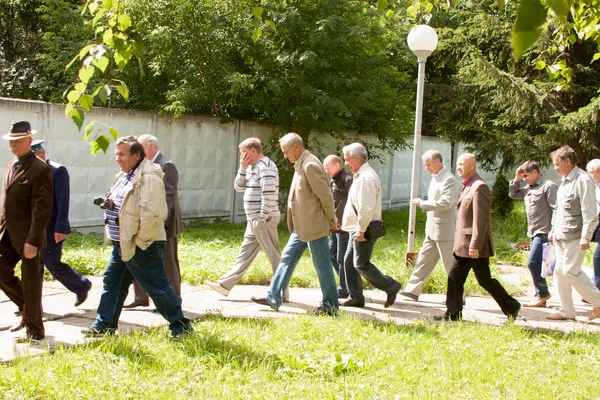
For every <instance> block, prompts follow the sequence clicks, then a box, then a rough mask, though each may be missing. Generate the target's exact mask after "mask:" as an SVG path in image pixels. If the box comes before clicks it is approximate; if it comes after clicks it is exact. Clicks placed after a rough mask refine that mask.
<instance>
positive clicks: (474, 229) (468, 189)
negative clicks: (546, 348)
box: [446, 173, 521, 317]
mask: <svg viewBox="0 0 600 400" xmlns="http://www.w3.org/2000/svg"><path fill="white" fill-rule="evenodd" d="M469 248H471V249H475V250H479V258H470V257H469ZM453 253H454V261H453V263H452V266H451V267H450V272H449V274H448V295H447V298H446V306H447V307H448V309H447V311H446V315H447V316H452V317H460V316H462V307H463V305H462V298H463V292H464V286H465V281H466V280H467V276H468V275H469V271H470V270H471V268H473V272H474V273H475V278H477V282H478V283H479V285H480V286H481V287H483V288H484V289H485V290H487V291H488V292H489V293H490V294H491V295H492V297H493V298H494V300H496V303H498V305H499V306H500V308H501V309H502V312H504V314H506V315H508V314H513V313H515V312H516V313H518V311H519V309H520V308H521V305H520V304H519V302H518V301H517V300H515V299H514V298H512V297H511V296H510V295H509V294H508V293H507V292H506V290H505V289H504V287H502V285H501V284H500V282H498V281H497V280H496V279H494V278H492V275H491V272H490V257H491V256H493V255H494V240H493V238H492V194H491V192H490V188H489V187H488V185H487V184H486V183H485V181H484V180H483V179H481V177H480V176H479V175H478V174H477V173H475V174H474V175H473V176H471V178H470V179H468V183H467V185H466V186H465V187H464V189H463V191H462V194H461V195H460V198H459V199H458V211H457V217H456V231H455V234H454V250H453Z"/></svg>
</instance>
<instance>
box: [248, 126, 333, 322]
mask: <svg viewBox="0 0 600 400" xmlns="http://www.w3.org/2000/svg"><path fill="white" fill-rule="evenodd" d="M279 144H280V146H281V151H282V152H283V156H284V157H285V158H287V159H288V160H290V162H291V163H292V164H294V170H295V172H294V178H293V180H292V186H291V188H290V193H289V195H288V201H287V224H288V229H289V230H290V232H291V235H290V238H289V240H288V243H287V245H286V246H285V248H284V249H283V253H282V255H281V262H280V263H279V266H278V267H277V271H276V272H275V275H273V279H272V280H271V285H270V286H269V291H268V292H267V297H264V298H258V297H252V301H254V302H256V303H259V304H264V305H268V306H270V307H271V308H273V309H275V310H277V309H279V307H280V306H281V303H282V301H283V299H282V296H283V290H284V289H285V288H287V287H288V284H289V283H290V279H291V278H292V274H293V273H294V269H295V268H296V265H297V264H298V261H300V257H301V256H302V254H303V253H304V251H305V250H306V249H307V248H309V249H310V255H311V258H312V262H313V265H314V267H315V270H316V271H317V277H318V278H319V283H320V285H321V292H322V294H323V301H322V304H321V306H320V307H318V308H316V309H314V310H311V311H310V313H311V314H314V315H335V314H336V313H337V311H338V298H337V293H336V287H335V275H334V274H333V269H332V267H331V258H330V257H329V243H328V239H327V234H328V233H329V230H330V229H339V224H338V223H337V221H336V218H335V209H334V207H333V197H331V191H330V190H329V179H328V177H327V173H326V172H325V169H324V168H323V164H321V162H320V161H319V159H318V158H317V157H315V156H314V155H312V154H311V153H310V152H309V151H308V150H306V149H305V148H304V143H303V141H302V138H301V137H300V136H299V135H298V134H296V133H293V132H291V133H288V134H287V135H285V136H283V137H282V138H281V139H279Z"/></svg>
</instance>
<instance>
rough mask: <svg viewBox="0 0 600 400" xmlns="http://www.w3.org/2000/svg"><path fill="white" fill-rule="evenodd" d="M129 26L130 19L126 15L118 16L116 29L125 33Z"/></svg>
mask: <svg viewBox="0 0 600 400" xmlns="http://www.w3.org/2000/svg"><path fill="white" fill-rule="evenodd" d="M130 26H131V18H129V16H128V15H126V14H119V16H118V18H117V29H118V30H120V31H126V30H127V28H129V27H130Z"/></svg>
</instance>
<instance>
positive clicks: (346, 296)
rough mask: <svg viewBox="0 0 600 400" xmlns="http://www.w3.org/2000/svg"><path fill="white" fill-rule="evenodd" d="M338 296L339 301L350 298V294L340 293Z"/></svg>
mask: <svg viewBox="0 0 600 400" xmlns="http://www.w3.org/2000/svg"><path fill="white" fill-rule="evenodd" d="M337 296H338V299H347V298H348V297H350V295H349V294H348V293H344V292H338V294H337Z"/></svg>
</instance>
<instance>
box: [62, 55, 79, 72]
mask: <svg viewBox="0 0 600 400" xmlns="http://www.w3.org/2000/svg"><path fill="white" fill-rule="evenodd" d="M77 60H79V56H78V55H77V56H75V57H73V59H72V60H71V62H69V63H68V64H67V66H66V67H65V71H67V70H68V69H69V68H71V65H73V63H74V62H75V61H77Z"/></svg>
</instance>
